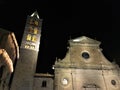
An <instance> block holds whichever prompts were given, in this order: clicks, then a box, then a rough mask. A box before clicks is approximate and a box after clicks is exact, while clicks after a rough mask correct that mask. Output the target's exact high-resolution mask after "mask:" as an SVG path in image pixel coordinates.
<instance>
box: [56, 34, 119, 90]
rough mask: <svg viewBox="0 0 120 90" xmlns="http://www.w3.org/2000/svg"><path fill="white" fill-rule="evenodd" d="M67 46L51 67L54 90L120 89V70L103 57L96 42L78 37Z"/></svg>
mask: <svg viewBox="0 0 120 90" xmlns="http://www.w3.org/2000/svg"><path fill="white" fill-rule="evenodd" d="M69 44H70V46H69V49H68V52H67V53H66V56H65V58H64V59H62V60H59V59H58V60H57V61H56V62H55V65H54V68H55V79H54V84H55V90H120V72H119V71H120V69H119V67H118V66H117V65H114V64H112V63H111V62H109V61H108V60H107V59H106V58H105V57H104V55H103V54H102V52H101V48H100V47H99V45H100V42H99V41H96V40H93V39H91V38H88V37H86V36H82V37H79V38H76V39H73V40H70V41H69Z"/></svg>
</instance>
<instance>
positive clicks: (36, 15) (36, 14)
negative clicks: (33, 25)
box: [31, 10, 40, 19]
mask: <svg viewBox="0 0 120 90" xmlns="http://www.w3.org/2000/svg"><path fill="white" fill-rule="evenodd" d="M31 17H37V18H38V19H39V18H40V17H39V15H38V12H37V10H36V11H35V12H34V13H32V14H31Z"/></svg>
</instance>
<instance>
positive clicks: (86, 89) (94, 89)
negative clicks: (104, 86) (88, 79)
mask: <svg viewBox="0 0 120 90" xmlns="http://www.w3.org/2000/svg"><path fill="white" fill-rule="evenodd" d="M83 90H100V88H99V87H98V86H97V85H96V84H85V85H84V86H83Z"/></svg>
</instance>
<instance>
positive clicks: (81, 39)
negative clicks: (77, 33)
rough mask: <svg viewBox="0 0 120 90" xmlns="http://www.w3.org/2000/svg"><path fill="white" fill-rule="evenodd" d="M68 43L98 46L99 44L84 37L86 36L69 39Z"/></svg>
mask: <svg viewBox="0 0 120 90" xmlns="http://www.w3.org/2000/svg"><path fill="white" fill-rule="evenodd" d="M70 42H71V43H72V44H74V43H75V44H76V43H79V44H98V45H99V44H100V43H101V42H99V41H97V40H94V39H91V38H89V37H86V36H81V37H78V38H75V39H71V40H70Z"/></svg>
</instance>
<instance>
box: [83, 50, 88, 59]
mask: <svg viewBox="0 0 120 90" xmlns="http://www.w3.org/2000/svg"><path fill="white" fill-rule="evenodd" d="M82 57H83V58H84V59H88V58H89V57H90V56H89V53H88V52H83V53H82Z"/></svg>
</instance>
